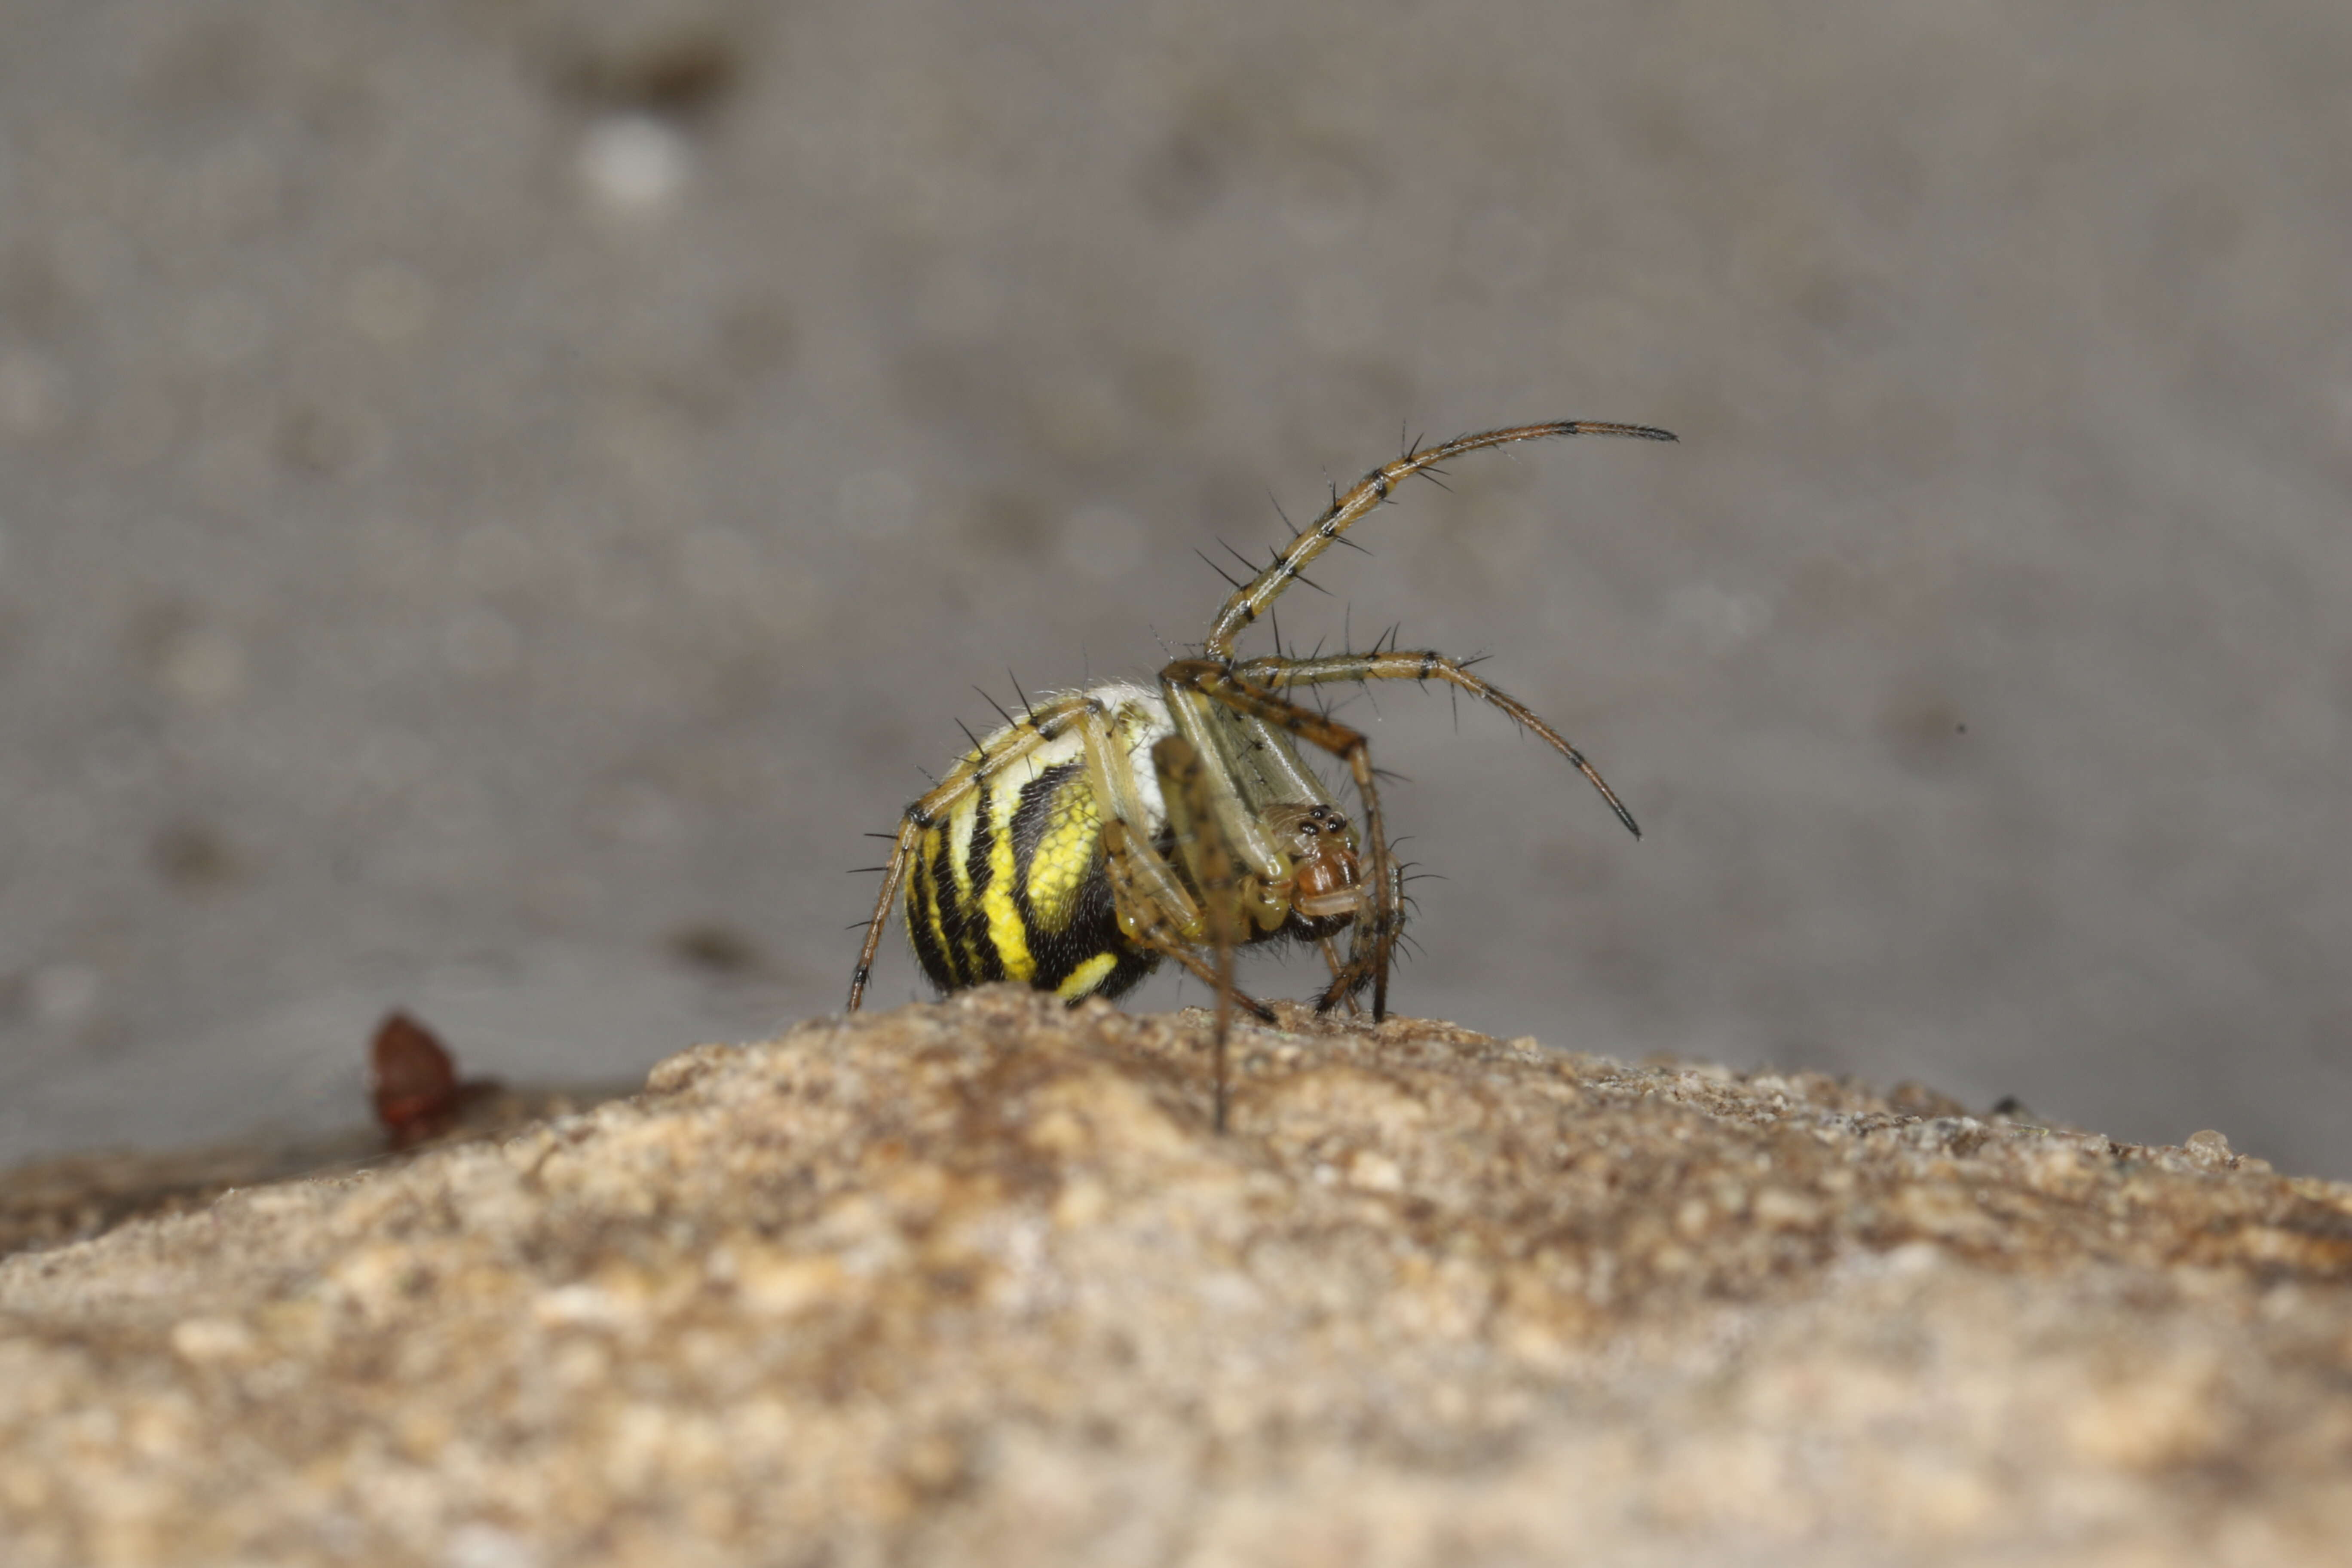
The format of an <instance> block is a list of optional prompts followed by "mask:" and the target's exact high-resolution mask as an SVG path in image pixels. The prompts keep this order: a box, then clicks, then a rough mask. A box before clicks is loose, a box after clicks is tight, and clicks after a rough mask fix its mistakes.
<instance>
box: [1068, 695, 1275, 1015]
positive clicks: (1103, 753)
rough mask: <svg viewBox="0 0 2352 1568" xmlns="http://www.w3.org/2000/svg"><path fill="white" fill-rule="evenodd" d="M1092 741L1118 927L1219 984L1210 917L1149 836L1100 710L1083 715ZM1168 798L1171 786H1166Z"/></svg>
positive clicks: (1083, 731)
mask: <svg viewBox="0 0 2352 1568" xmlns="http://www.w3.org/2000/svg"><path fill="white" fill-rule="evenodd" d="M1078 725H1079V733H1080V735H1081V736H1082V737H1083V739H1084V740H1085V742H1086V748H1087V783H1088V784H1089V785H1090V786H1091V787H1092V789H1093V790H1094V794H1095V800H1096V802H1097V805H1098V806H1099V808H1100V810H1101V812H1102V844H1103V874H1104V876H1105V877H1106V878H1107V879H1108V880H1109V882H1110V893H1111V904H1112V908H1113V909H1114V910H1117V911H1118V924H1119V931H1120V934H1122V935H1123V936H1125V937H1126V938H1127V939H1128V940H1129V942H1134V943H1135V944H1136V945H1137V946H1139V947H1143V948H1148V949H1150V951H1151V952H1156V953H1158V954H1160V956H1161V957H1162V958H1172V959H1174V960H1175V961H1176V962H1177V963H1180V964H1181V965H1183V967H1184V968H1185V969H1186V970H1188V971H1190V972H1191V973H1192V975H1193V977H1194V978H1195V979H1198V980H1200V981H1202V982H1203V983H1205V984H1209V985H1211V986H1215V987H1220V989H1222V988H1223V987H1222V986H1221V983H1220V982H1219V980H1218V977H1217V971H1215V970H1214V969H1213V968H1211V967H1210V966H1209V965H1208V964H1207V963H1203V962H1202V959H1201V955H1200V952H1199V950H1200V948H1201V946H1202V944H1203V942H1205V940H1206V939H1207V937H1208V934H1209V927H1208V923H1207V921H1205V920H1204V919H1203V918H1202V913H1201V909H1200V906H1199V905H1198V904H1196V903H1195V902H1193V900H1192V894H1190V893H1188V892H1186V891H1185V889H1184V884H1183V883H1182V882H1181V881H1180V880H1178V879H1177V876H1176V873H1175V870H1174V868H1172V867H1171V866H1170V865H1169V864H1168V862H1167V861H1166V860H1164V859H1162V858H1160V852H1159V851H1158V850H1157V849H1155V848H1153V847H1151V845H1150V842H1149V836H1148V834H1147V832H1146V829H1145V827H1144V826H1143V825H1144V824H1145V823H1146V822H1147V821H1148V820H1149V816H1148V814H1147V813H1146V812H1145V810H1144V808H1143V804H1142V798H1141V795H1140V793H1139V791H1138V790H1137V788H1136V785H1135V775H1134V772H1133V770H1132V769H1131V768H1130V766H1129V763H1128V757H1127V752H1126V750H1125V748H1123V747H1122V746H1120V745H1119V743H1118V740H1117V738H1116V737H1114V736H1113V735H1112V734H1111V732H1110V725H1109V723H1108V721H1107V719H1106V718H1105V716H1104V715H1103V713H1102V712H1101V710H1099V709H1090V710H1088V711H1087V713H1086V714H1084V715H1083V716H1081V717H1080V718H1079V720H1078ZM1161 793H1162V795H1163V798H1164V796H1165V795H1166V790H1165V787H1164V785H1163V788H1162V792H1161ZM1233 995H1234V1001H1236V1002H1238V1003H1239V1004H1240V1005H1242V1006H1244V1008H1247V1009H1248V1010H1249V1012H1250V1013H1251V1014H1252V1015H1254V1016H1256V1017H1257V1018H1259V1019H1260V1020H1262V1021H1263V1022H1265V1023H1268V1024H1271V1023H1273V1022H1274V1009H1272V1008H1271V1007H1268V1006H1267V1005H1265V1003H1263V1002H1260V1001H1258V1000H1257V999H1256V998H1255V997H1252V996H1249V995H1245V994H1243V993H1242V992H1239V991H1234V993H1233Z"/></svg>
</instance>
